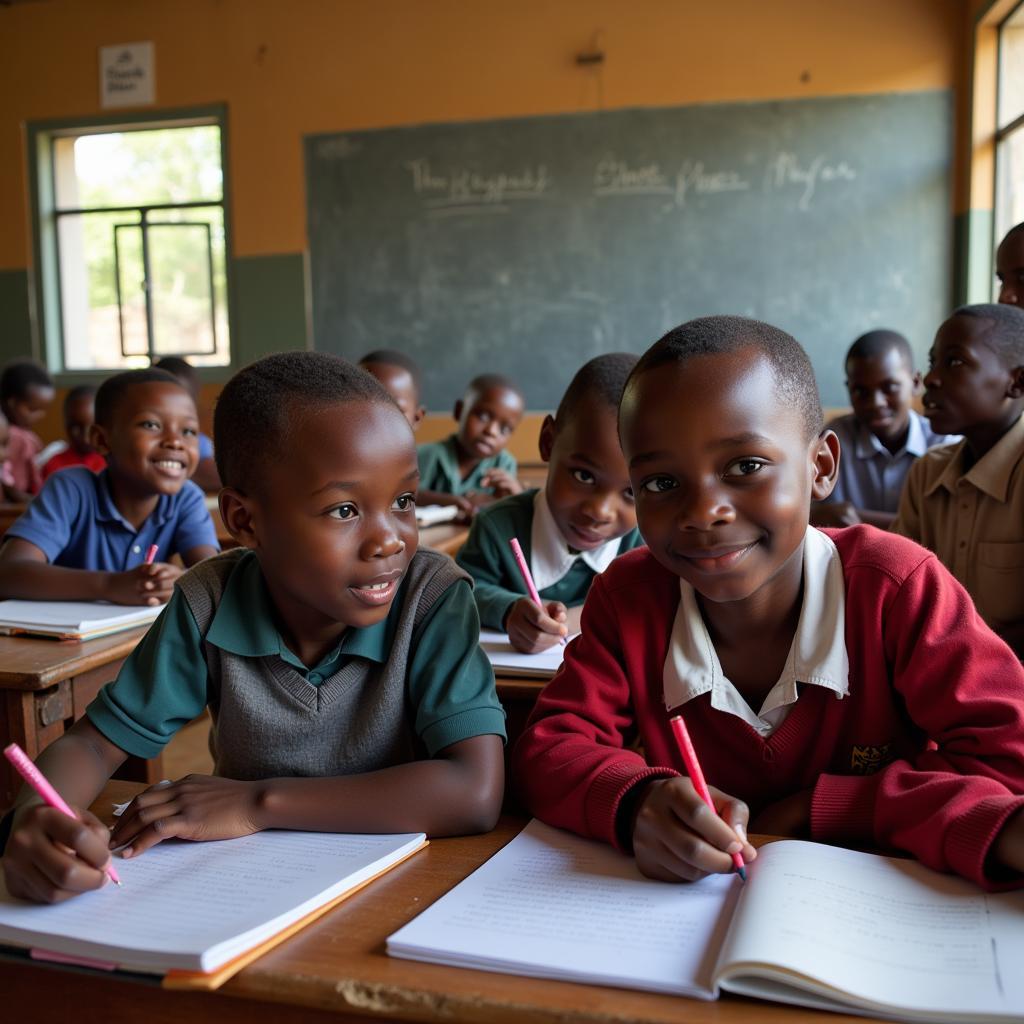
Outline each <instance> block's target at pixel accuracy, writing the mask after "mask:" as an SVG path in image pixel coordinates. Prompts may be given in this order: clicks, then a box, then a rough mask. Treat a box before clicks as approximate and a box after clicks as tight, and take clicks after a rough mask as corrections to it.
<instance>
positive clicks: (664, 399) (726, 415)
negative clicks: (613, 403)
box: [621, 348, 838, 603]
mask: <svg viewBox="0 0 1024 1024" xmlns="http://www.w3.org/2000/svg"><path fill="white" fill-rule="evenodd" d="M621 425H622V447H623V450H624V451H625V455H626V459H627V462H628V465H629V474H630V478H631V479H632V481H633V492H634V493H635V494H636V501H637V521H638V523H639V526H640V532H641V533H642V534H643V537H644V540H645V541H646V542H647V544H648V546H649V547H650V549H651V553H652V554H653V555H654V557H655V558H656V559H657V560H658V561H659V562H660V563H661V564H662V565H663V566H665V568H666V569H668V570H669V571H670V572H672V573H674V574H675V575H677V576H680V577H681V578H682V579H684V580H686V581H687V582H688V583H690V584H691V585H692V586H693V588H694V590H696V591H697V592H698V593H699V594H700V595H701V596H702V597H703V598H705V599H706V600H708V601H712V602H716V603H717V602H730V601H743V600H746V599H748V598H752V597H755V595H756V598H757V600H758V601H761V600H764V601H769V602H770V601H773V600H776V599H777V600H785V601H788V602H789V603H792V601H793V600H794V596H793V595H794V594H795V593H796V592H797V590H798V588H799V581H800V579H801V573H802V558H801V553H802V550H803V546H802V545H803V539H804V534H805V532H806V530H807V523H808V518H809V514H810V502H811V499H812V498H814V499H818V500H820V499H821V498H825V497H827V496H828V494H829V493H830V492H831V490H832V485H833V483H834V478H835V470H836V466H837V465H838V442H837V441H836V438H835V435H834V434H832V433H831V431H826V432H825V433H824V434H822V436H821V437H820V438H815V439H814V440H812V441H808V439H807V436H806V427H805V425H804V421H803V417H802V415H801V413H800V410H799V409H797V408H794V407H793V406H792V405H791V404H785V403H783V402H782V401H780V399H779V396H778V390H777V387H776V383H775V377H774V373H773V371H772V368H771V365H770V364H769V363H768V361H767V360H766V359H765V358H764V357H763V356H762V355H761V354H760V353H759V352H758V351H757V349H755V348H746V349H742V350H740V351H739V352H733V353H723V354H718V355H708V356H695V357H693V358H691V359H689V360H687V361H686V362H684V363H681V364H668V365H662V366H658V367H656V368H655V369H654V370H650V371H648V372H646V373H643V374H641V376H640V377H639V378H638V379H636V380H635V381H634V382H633V383H632V384H631V386H630V387H629V389H628V391H627V392H626V396H625V398H624V400H623V406H622V412H621Z"/></svg>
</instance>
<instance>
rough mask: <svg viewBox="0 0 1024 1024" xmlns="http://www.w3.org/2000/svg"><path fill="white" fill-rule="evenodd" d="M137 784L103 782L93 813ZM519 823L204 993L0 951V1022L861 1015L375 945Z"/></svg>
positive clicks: (740, 1021)
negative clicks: (702, 998) (482, 967)
mask: <svg viewBox="0 0 1024 1024" xmlns="http://www.w3.org/2000/svg"><path fill="white" fill-rule="evenodd" d="M138 788H139V787H137V786H136V787H131V786H129V785H128V784H125V783H111V784H110V785H109V786H108V787H107V789H106V790H105V791H104V794H103V797H102V798H101V800H100V801H98V802H97V804H96V805H95V806H94V807H93V810H94V811H95V812H96V813H97V814H98V815H99V816H100V817H101V818H105V819H106V820H110V805H111V802H112V801H113V800H123V799H127V796H128V795H130V793H131V792H134V791H136V790H137V789H138ZM524 824H525V819H523V818H514V817H506V818H503V819H502V821H501V822H500V823H499V825H498V828H497V829H495V831H494V832H491V833H490V834H488V835H485V836H470V837H467V838H463V839H439V840H433V841H432V842H431V844H430V846H429V847H428V848H427V849H426V850H424V851H423V852H422V853H418V854H416V855H415V856H414V857H413V858H411V859H410V860H409V861H407V862H406V863H405V864H401V865H399V866H398V867H397V868H395V869H394V870H392V871H390V872H388V874H386V875H385V876H384V877H383V878H380V879H378V880H377V881H375V882H374V883H373V884H372V885H370V886H368V887H367V888H366V889H364V890H363V891H362V892H359V893H357V894H356V895H355V896H353V897H352V898H351V899H349V900H347V901H345V902H344V903H342V904H341V905H340V906H339V907H337V908H336V909H335V910H333V911H331V912H330V913H328V914H326V915H325V916H324V917H323V918H321V919H320V920H319V921H316V922H314V923H313V924H312V925H310V926H309V927H308V928H306V929H305V930H304V931H303V932H301V933H300V934H299V935H297V936H295V937H294V938H292V939H290V940H288V941H287V942H285V943H284V944H282V945H281V946H279V947H278V948H277V949H275V950H272V951H271V952H270V953H268V954H267V955H266V956H264V957H262V958H261V959H260V960H258V961H257V962H256V963H254V964H252V965H251V966H250V967H247V968H246V969H245V970H244V971H242V972H241V973H240V974H238V975H237V976H236V977H234V978H232V979H231V981H229V982H227V984H226V985H224V987H223V988H221V989H220V990H219V991H217V992H213V993H205V992H204V993H193V992H189V993H183V992H171V991H165V990H163V989H161V988H159V987H158V986H157V985H156V984H154V983H152V982H145V981H142V982H140V981H137V980H130V979H128V978H125V977H121V976H118V975H110V974H102V973H86V972H83V971H79V970H74V969H68V968H63V967H57V966H53V965H45V966H44V965H40V964H35V963H32V962H30V961H28V960H26V959H21V958H19V959H14V958H12V957H9V956H5V957H3V958H0V992H3V993H4V1005H5V1006H6V1007H7V1009H6V1010H5V1019H8V1020H11V1021H17V1022H18V1024H36V1022H39V1024H52V1022H53V1021H55V1020H59V1019H61V1017H62V1016H64V1015H66V1012H67V1009H68V1007H75V1008H77V1009H78V1011H79V1016H80V1018H81V1019H82V1020H84V1021H93V1020H107V1021H110V1022H113V1024H119V1022H122V1021H124V1022H128V1021H146V1022H147V1024H175V1022H182V1024H197V1022H199V1021H214V1020H215V1021H216V1022H217V1024H260V1022H272V1024H299V1022H302V1024H327V1022H329V1021H335V1022H336V1024H337V1022H338V1021H339V1019H340V1020H342V1021H345V1022H353V1021H356V1022H369V1021H378V1022H379V1021H382V1020H391V1021H420V1022H429V1024H453V1022H460V1024H523V1022H528V1024H627V1022H629V1024H633V1022H646V1024H670V1022H671V1024H679V1022H680V1021H686V1022H688V1024H712V1022H714V1024H754V1022H755V1021H756V1022H758V1024H761V1022H767V1024H781V1022H784V1021H785V1022H794V1021H795V1022H799V1024H842V1022H847V1024H853V1022H855V1021H859V1020H863V1018H857V1017H848V1016H842V1015H838V1014H831V1013H818V1012H815V1011H809V1010H801V1009H798V1008H796V1007H789V1006H775V1005H771V1004H768V1003H761V1002H757V1001H753V1000H744V999H739V998H736V997H731V996H725V997H723V998H722V999H721V1000H720V1001H719V1002H717V1003H704V1002H698V1001H696V1000H689V999H680V998H677V997H674V996H663V995H656V994H653V993H647V992H631V991H627V990H625V989H614V988H599V987H597V986H594V985H574V984H569V983H567V982H558V981H543V980H539V979H536V978H520V977H515V976H513V975H503V974H490V973H487V972H484V971H471V970H463V969H459V968H454V967H439V966H436V965H433V964H422V963H415V962H413V961H408V960H393V959H391V958H389V957H388V956H387V955H386V954H385V952H384V940H385V939H386V938H387V937H388V936H389V935H390V934H391V933H392V932H394V931H396V930H397V929H398V928H400V927H401V926H402V925H404V924H406V923H407V922H408V921H410V920H412V918H413V917H415V916H416V915H417V914H418V913H419V912H420V911H422V910H423V909H425V908H426V907H427V906H429V905H430V904H431V903H432V902H434V901H435V900H436V899H438V898H439V897H440V896H442V895H443V894H444V893H445V892H447V891H448V890H449V889H451V888H452V886H453V885H455V883H456V882H459V881H461V880H462V879H463V878H465V877H466V875H468V874H469V873H470V872H471V871H473V870H474V869H475V868H476V867H478V866H479V865H480V864H481V863H483V861H484V860H486V859H487V858H488V857H490V856H491V855H492V854H494V853H495V852H497V851H498V850H499V849H500V848H501V847H502V846H504V845H505V844H506V843H507V842H508V841H509V840H510V839H512V837H513V836H514V835H515V834H516V833H517V832H518V831H519V829H520V828H522V826H523V825H524Z"/></svg>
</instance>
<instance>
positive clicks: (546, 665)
mask: <svg viewBox="0 0 1024 1024" xmlns="http://www.w3.org/2000/svg"><path fill="white" fill-rule="evenodd" d="M480 646H481V647H482V648H483V649H484V653H485V654H486V655H487V657H488V658H490V661H491V665H492V666H493V667H494V670H495V671H496V672H502V671H503V672H505V673H506V674H508V675H516V674H519V675H524V676H553V675H554V674H555V673H556V672H557V671H558V670H559V668H561V665H562V656H563V655H564V654H565V647H564V645H562V644H555V645H554V647H549V648H548V649H547V650H546V651H541V652H540V654H522V653H521V652H520V651H517V650H516V649H515V648H514V647H513V646H512V644H510V643H509V640H508V634H506V633H500V632H498V631H497V630H494V629H481V630H480Z"/></svg>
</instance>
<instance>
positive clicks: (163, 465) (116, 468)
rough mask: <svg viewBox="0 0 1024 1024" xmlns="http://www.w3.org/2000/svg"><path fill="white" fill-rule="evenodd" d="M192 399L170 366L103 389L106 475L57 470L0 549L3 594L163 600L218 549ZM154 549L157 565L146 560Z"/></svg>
mask: <svg viewBox="0 0 1024 1024" xmlns="http://www.w3.org/2000/svg"><path fill="white" fill-rule="evenodd" d="M198 431H199V423H198V420H197V419H196V408H195V404H194V403H193V401H192V396H191V395H190V394H189V393H188V391H187V390H186V389H185V388H184V387H183V386H182V385H181V384H179V383H178V381H177V380H175V378H174V377H172V376H171V375H170V374H169V373H165V372H164V371H163V370H152V369H151V370H129V371H128V372H126V373H119V374H116V375H115V376H113V377H111V378H109V379H108V380H107V381H105V382H104V383H103V385H102V386H101V387H100V389H99V391H98V392H97V393H96V421H95V423H94V424H93V426H92V429H91V431H90V441H91V443H92V446H93V447H94V448H95V449H96V451H97V452H99V453H100V454H101V455H103V456H105V457H106V460H107V468H106V469H104V470H103V471H102V472H100V473H93V472H92V470H90V469H88V468H86V467H84V466H78V467H72V468H70V469H66V470H63V471H62V472H60V473H55V474H53V476H51V477H50V478H49V479H48V480H47V481H46V483H45V484H44V485H43V490H42V491H41V492H40V494H39V495H38V496H37V497H36V498H35V500H34V501H33V502H32V504H31V505H30V506H29V507H28V509H27V510H26V512H25V514H24V515H23V516H22V517H21V518H20V519H18V520H17V521H16V522H15V523H14V524H13V525H12V526H11V528H10V529H9V530H8V531H7V534H6V536H5V537H4V543H3V547H0V597H5V598H6V597H17V598H27V599H31V600H40V601H110V602H113V603H115V604H161V603H163V602H164V601H166V600H167V599H168V598H169V597H170V596H171V590H172V588H173V586H174V581H175V579H177V578H178V576H180V575H181V572H182V570H181V569H180V568H179V567H178V566H176V565H173V564H171V563H170V562H169V561H168V559H170V557H171V556H172V555H175V554H178V555H180V556H181V558H182V561H183V562H184V563H185V565H186V566H189V565H194V564H195V563H196V562H199V561H201V560H202V559H204V558H206V557H208V556H209V555H213V554H216V552H217V551H218V546H217V535H216V532H215V531H214V528H213V523H212V522H211V520H210V513H209V512H208V511H207V509H206V505H205V503H204V501H203V495H202V492H201V491H200V490H199V488H198V487H196V486H195V485H194V484H192V483H190V482H189V477H190V476H191V475H192V473H193V471H194V470H195V468H196V462H197V460H198V455H199V450H198V442H197V435H198ZM153 545H156V547H157V549H158V552H159V561H156V562H153V563H152V564H146V553H147V551H148V550H149V548H150V547H151V546H153Z"/></svg>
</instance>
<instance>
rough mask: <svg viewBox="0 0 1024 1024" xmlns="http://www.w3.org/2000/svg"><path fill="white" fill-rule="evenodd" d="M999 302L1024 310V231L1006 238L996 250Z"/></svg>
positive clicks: (1016, 232)
mask: <svg viewBox="0 0 1024 1024" xmlns="http://www.w3.org/2000/svg"><path fill="white" fill-rule="evenodd" d="M996 277H997V278H998V279H999V301H1000V302H1002V303H1005V304H1006V305H1008V306H1020V307H1022V308H1024V231H1015V232H1014V233H1013V234H1012V235H1010V236H1009V237H1007V238H1004V239H1003V241H1002V243H1001V244H1000V246H999V248H998V249H997V250H996Z"/></svg>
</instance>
